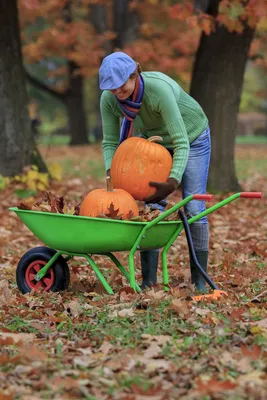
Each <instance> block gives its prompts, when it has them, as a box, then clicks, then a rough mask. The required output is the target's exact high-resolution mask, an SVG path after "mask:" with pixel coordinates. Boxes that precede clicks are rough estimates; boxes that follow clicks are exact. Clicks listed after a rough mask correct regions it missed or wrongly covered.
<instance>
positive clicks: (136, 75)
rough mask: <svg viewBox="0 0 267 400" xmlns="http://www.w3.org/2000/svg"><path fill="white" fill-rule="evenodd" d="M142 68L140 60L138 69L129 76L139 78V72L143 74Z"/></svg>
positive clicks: (137, 63) (137, 65)
mask: <svg viewBox="0 0 267 400" xmlns="http://www.w3.org/2000/svg"><path fill="white" fill-rule="evenodd" d="M141 72H142V68H141V65H140V64H139V62H136V70H135V71H134V72H133V73H132V74H131V75H130V76H129V78H130V79H134V78H137V77H138V75H139V74H141Z"/></svg>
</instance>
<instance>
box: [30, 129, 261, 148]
mask: <svg viewBox="0 0 267 400" xmlns="http://www.w3.org/2000/svg"><path fill="white" fill-rule="evenodd" d="M88 139H89V142H90V143H92V142H93V141H92V140H91V137H90V136H89V137H88ZM69 141H70V136H68V135H53V136H45V135H43V136H39V138H38V139H37V142H38V144H40V145H67V144H69ZM236 144H267V132H266V136H252V135H251V136H237V137H236Z"/></svg>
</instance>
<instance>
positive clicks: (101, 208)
mask: <svg viewBox="0 0 267 400" xmlns="http://www.w3.org/2000/svg"><path fill="white" fill-rule="evenodd" d="M110 207H113V209H114V210H119V211H118V215H120V214H122V219H127V216H128V215H129V213H130V215H131V216H132V217H136V216H138V215H139V210H138V206H137V204H136V201H135V200H134V198H133V197H132V196H131V195H130V194H129V193H127V192H126V191H125V190H122V189H113V188H112V184H111V183H110V178H107V189H95V190H92V191H91V192H89V193H88V194H87V196H86V197H85V198H84V200H83V202H82V204H81V206H80V215H83V216H85V217H97V216H98V215H101V214H109V213H110ZM111 218H112V216H111Z"/></svg>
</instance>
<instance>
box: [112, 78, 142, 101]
mask: <svg viewBox="0 0 267 400" xmlns="http://www.w3.org/2000/svg"><path fill="white" fill-rule="evenodd" d="M135 82H136V78H129V79H128V81H127V82H125V84H124V85H122V86H121V87H120V88H118V89H112V90H110V91H111V93H113V94H115V96H117V97H118V99H119V100H126V99H128V97H130V96H131V94H132V93H133V91H134V88H135Z"/></svg>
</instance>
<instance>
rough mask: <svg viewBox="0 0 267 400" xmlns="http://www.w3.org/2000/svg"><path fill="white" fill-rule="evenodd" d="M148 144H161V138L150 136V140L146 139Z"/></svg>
mask: <svg viewBox="0 0 267 400" xmlns="http://www.w3.org/2000/svg"><path fill="white" fill-rule="evenodd" d="M147 141H148V142H163V139H162V137H161V136H151V137H150V138H148V139H147Z"/></svg>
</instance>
